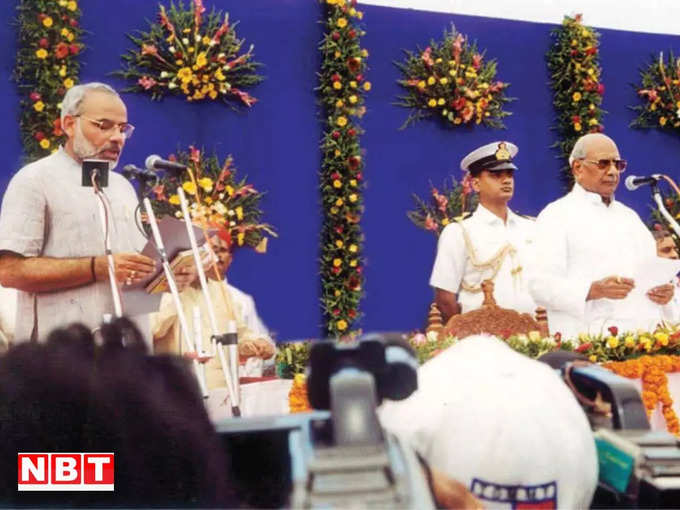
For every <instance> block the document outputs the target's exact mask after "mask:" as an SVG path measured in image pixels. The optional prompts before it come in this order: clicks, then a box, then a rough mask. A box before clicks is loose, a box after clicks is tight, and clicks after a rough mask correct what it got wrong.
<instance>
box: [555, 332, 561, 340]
mask: <svg viewBox="0 0 680 510" xmlns="http://www.w3.org/2000/svg"><path fill="white" fill-rule="evenodd" d="M554 336H555V340H557V341H558V342H561V341H562V333H560V332H559V331H558V332H557V333H555V335H554Z"/></svg>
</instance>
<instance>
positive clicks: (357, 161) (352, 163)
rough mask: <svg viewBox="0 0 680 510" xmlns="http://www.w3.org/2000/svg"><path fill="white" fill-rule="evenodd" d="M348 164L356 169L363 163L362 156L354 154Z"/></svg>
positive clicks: (352, 168) (351, 168)
mask: <svg viewBox="0 0 680 510" xmlns="http://www.w3.org/2000/svg"><path fill="white" fill-rule="evenodd" d="M347 164H348V166H349V169H350V170H352V171H354V170H356V169H357V168H359V165H360V164H361V158H360V157H359V156H352V157H350V158H349V159H348V160H347Z"/></svg>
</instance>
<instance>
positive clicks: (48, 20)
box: [42, 16, 54, 28]
mask: <svg viewBox="0 0 680 510" xmlns="http://www.w3.org/2000/svg"><path fill="white" fill-rule="evenodd" d="M42 24H43V25H44V26H45V27H47V28H50V27H51V26H52V25H53V24H54V21H53V20H52V18H50V17H49V16H45V17H44V18H43V20H42Z"/></svg>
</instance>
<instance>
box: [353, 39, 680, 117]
mask: <svg viewBox="0 0 680 510" xmlns="http://www.w3.org/2000/svg"><path fill="white" fill-rule="evenodd" d="M361 56H362V57H364V58H366V57H368V50H367V49H363V50H361ZM679 108H680V107H679Z"/></svg>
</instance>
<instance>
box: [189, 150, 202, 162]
mask: <svg viewBox="0 0 680 510" xmlns="http://www.w3.org/2000/svg"><path fill="white" fill-rule="evenodd" d="M189 152H190V154H189V159H190V160H191V161H193V162H194V163H196V164H198V163H200V162H201V151H200V150H198V149H197V148H196V147H194V146H193V145H189Z"/></svg>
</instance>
